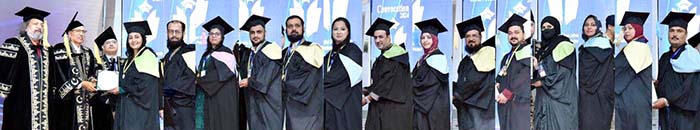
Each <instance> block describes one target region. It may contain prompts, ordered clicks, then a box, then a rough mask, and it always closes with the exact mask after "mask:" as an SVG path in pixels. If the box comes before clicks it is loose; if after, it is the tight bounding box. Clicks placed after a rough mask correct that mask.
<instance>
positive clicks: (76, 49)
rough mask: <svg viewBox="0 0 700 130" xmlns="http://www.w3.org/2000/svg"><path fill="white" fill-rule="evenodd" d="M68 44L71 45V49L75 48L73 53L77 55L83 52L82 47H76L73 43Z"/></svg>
mask: <svg viewBox="0 0 700 130" xmlns="http://www.w3.org/2000/svg"><path fill="white" fill-rule="evenodd" d="M68 44H70V45H71V47H73V51H75V53H76V54H80V53H82V52H83V49H82V48H80V45H75V44H74V43H73V42H71V43H68Z"/></svg>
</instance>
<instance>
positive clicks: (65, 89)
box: [53, 13, 102, 130]
mask: <svg viewBox="0 0 700 130" xmlns="http://www.w3.org/2000/svg"><path fill="white" fill-rule="evenodd" d="M76 15H77V13H76ZM73 18H74V19H72V20H71V22H70V23H69V24H68V28H66V30H65V31H64V35H63V36H64V42H63V43H58V44H56V45H54V46H53V53H54V56H55V60H56V61H55V62H56V63H57V65H58V66H56V67H58V71H57V72H58V73H54V74H56V75H54V76H56V77H61V78H58V80H57V82H55V83H53V85H55V86H56V87H58V89H57V90H56V92H57V93H58V98H60V100H56V102H57V103H56V104H60V105H56V108H55V109H54V110H56V113H57V115H59V117H60V119H59V118H54V119H53V120H56V121H55V124H56V125H58V126H56V127H54V128H56V129H66V130H68V129H73V130H77V129H94V127H93V121H92V118H93V117H92V115H93V113H92V111H91V110H92V105H91V104H90V102H91V99H93V97H94V96H95V94H96V93H95V92H97V91H96V89H95V86H96V78H97V70H98V69H99V68H101V66H100V64H102V59H101V58H99V59H98V57H97V56H99V54H94V52H93V50H92V49H90V48H88V47H86V46H85V45H84V43H85V42H84V41H85V40H84V37H85V32H86V29H85V26H83V24H82V23H80V22H79V21H74V20H75V17H73ZM98 96H100V95H98ZM68 121H70V122H71V123H67V122H68Z"/></svg>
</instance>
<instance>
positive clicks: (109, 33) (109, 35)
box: [95, 27, 117, 50]
mask: <svg viewBox="0 0 700 130" xmlns="http://www.w3.org/2000/svg"><path fill="white" fill-rule="evenodd" d="M109 39H117V36H115V35H114V30H112V27H109V28H107V29H105V31H104V32H102V34H100V36H97V38H95V44H97V46H98V48H100V50H102V45H104V44H105V42H106V41H107V40H109Z"/></svg>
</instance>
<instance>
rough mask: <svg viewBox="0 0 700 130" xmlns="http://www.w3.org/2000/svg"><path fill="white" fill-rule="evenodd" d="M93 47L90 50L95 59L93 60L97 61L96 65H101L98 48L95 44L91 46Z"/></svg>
mask: <svg viewBox="0 0 700 130" xmlns="http://www.w3.org/2000/svg"><path fill="white" fill-rule="evenodd" d="M93 45H94V47H93V48H92V52H93V56H94V57H95V60H96V61H97V64H100V65H102V63H103V62H102V56H101V55H100V48H99V46H97V43H95V44H93Z"/></svg>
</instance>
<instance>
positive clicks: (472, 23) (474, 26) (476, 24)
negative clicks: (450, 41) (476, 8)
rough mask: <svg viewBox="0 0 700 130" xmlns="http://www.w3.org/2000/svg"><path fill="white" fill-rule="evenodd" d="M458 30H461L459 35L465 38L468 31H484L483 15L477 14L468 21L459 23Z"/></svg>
mask: <svg viewBox="0 0 700 130" xmlns="http://www.w3.org/2000/svg"><path fill="white" fill-rule="evenodd" d="M457 30H458V31H459V37H460V38H464V37H465V35H466V34H467V32H468V31H471V30H476V31H479V32H482V31H484V23H483V22H482V21H481V16H476V17H474V18H471V19H469V20H467V21H464V22H461V23H458V24H457Z"/></svg>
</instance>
